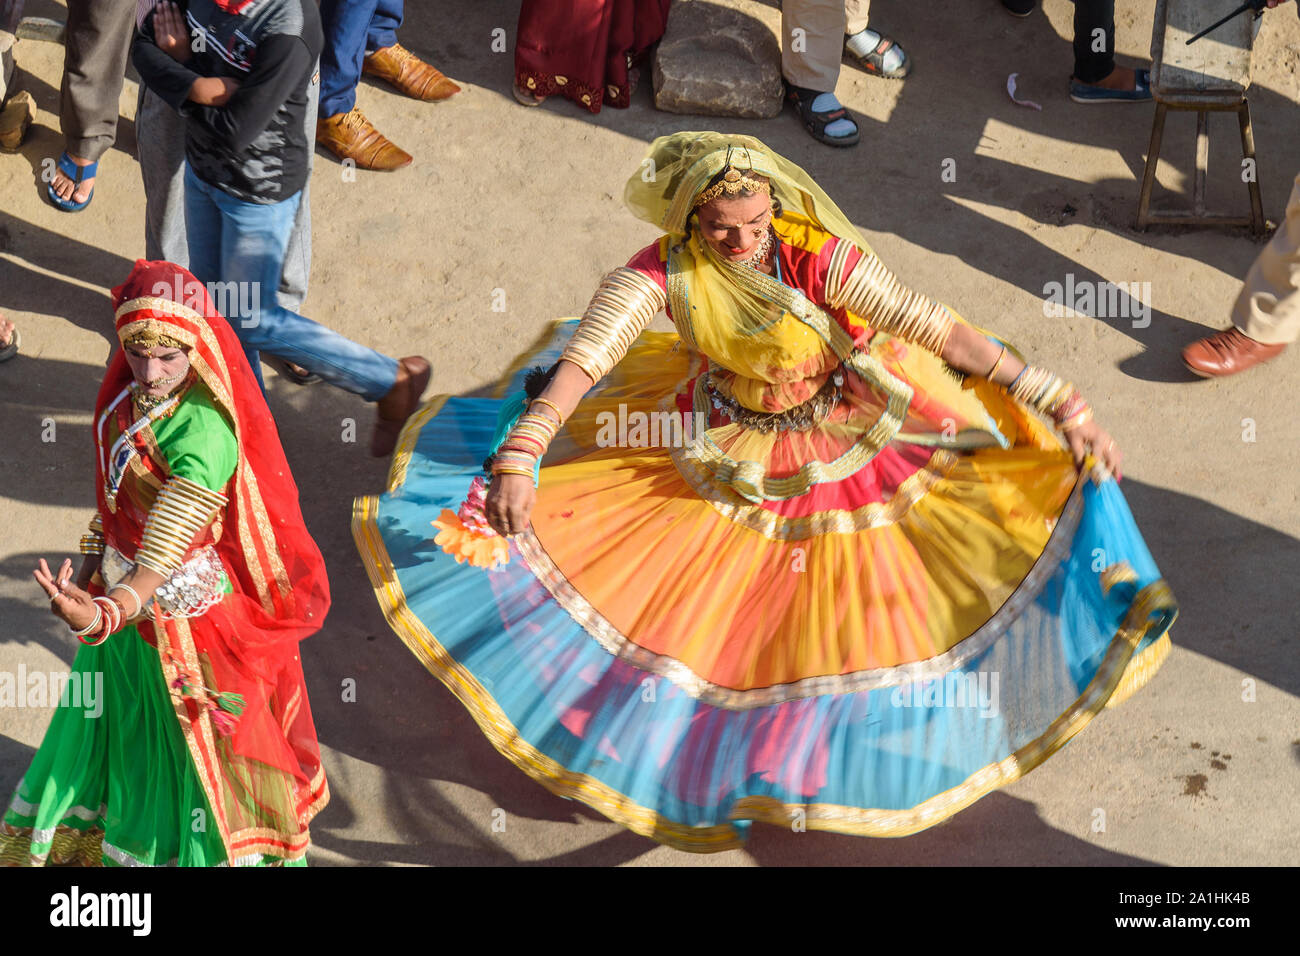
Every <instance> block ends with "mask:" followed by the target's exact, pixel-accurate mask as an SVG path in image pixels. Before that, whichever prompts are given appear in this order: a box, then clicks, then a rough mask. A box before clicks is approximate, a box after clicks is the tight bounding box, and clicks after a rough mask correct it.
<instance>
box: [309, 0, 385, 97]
mask: <svg viewBox="0 0 1300 956" xmlns="http://www.w3.org/2000/svg"><path fill="white" fill-rule="evenodd" d="M378 7H379V0H321V4H320V18H321V25H322V26H323V27H324V28H325V46H324V48H323V49H322V50H321V55H320V106H319V111H318V112H319V115H320V118H321V119H328V118H329V117H331V116H337V115H338V114H340V113H348V112H351V110H352V107H354V106H356V105H357V83H359V82H360V81H361V63H362V61H363V60H364V59H365V56H366V43H367V39H368V37H369V33H370V24H371V22H372V21H373V20H374V18H375V12H376V10H377V9H378Z"/></svg>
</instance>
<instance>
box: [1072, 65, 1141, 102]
mask: <svg viewBox="0 0 1300 956" xmlns="http://www.w3.org/2000/svg"><path fill="white" fill-rule="evenodd" d="M1134 73H1135V76H1134V79H1133V89H1131V90H1106V89H1102V88H1101V87H1099V86H1088V85H1087V84H1086V83H1080V82H1078V81H1077V80H1074V79H1071V81H1070V99H1072V100H1074V102H1076V103H1141V102H1144V101H1146V100H1149V99H1151V71H1150V70H1136V71H1134Z"/></svg>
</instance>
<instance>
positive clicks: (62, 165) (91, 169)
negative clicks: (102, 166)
mask: <svg viewBox="0 0 1300 956" xmlns="http://www.w3.org/2000/svg"><path fill="white" fill-rule="evenodd" d="M58 167H59V172H61V173H63V175H65V176H67V177H68V178H69V179H70V180H72V182H73V183H74V184H75V185H80V184H81V181H82V180H83V179H86V178H94V177H95V176H96V175H97V174H98V173H99V160H95V161H94V162H93V163H87V164H86V165H85V166H78V165H77V164H76V163H74V162H73V161H72V157H71V156H69V155H68V152H67V150H64V151H63V153H62V154H61V155H60V156H59V161H58Z"/></svg>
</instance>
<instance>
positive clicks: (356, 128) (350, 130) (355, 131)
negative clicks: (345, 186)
mask: <svg viewBox="0 0 1300 956" xmlns="http://www.w3.org/2000/svg"><path fill="white" fill-rule="evenodd" d="M316 142H317V143H319V144H320V145H321V146H324V147H325V148H326V149H328V150H329V151H330V152H331V153H333V154H334V155H335V156H337V157H338V158H339V159H350V160H352V161H353V162H354V163H356V164H357V165H358V166H360V167H361V168H362V169H380V170H389V169H401V168H402V167H403V166H409V165H411V154H410V153H408V152H406V151H404V150H401V149H398V148H397V147H396V146H394V145H393V144H392V143H391V142H389V141H388V139H387V138H386V137H385V136H384V135H383V134H382V133H380V132H379V130H377V129H375V128H374V127H373V126H371V125H370V121H369V120H368V119H366V117H365V114H364V113H362V112H361V110H359V109H357V108H356V107H355V106H354V107H353V108H352V109H351V110H350V111H348V112H347V113H336V114H335V115H333V116H331V117H329V118H328V119H323V120H317V121H316Z"/></svg>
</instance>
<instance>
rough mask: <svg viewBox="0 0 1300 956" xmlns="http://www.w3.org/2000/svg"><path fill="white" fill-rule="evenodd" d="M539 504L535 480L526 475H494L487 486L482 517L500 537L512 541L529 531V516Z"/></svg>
mask: <svg viewBox="0 0 1300 956" xmlns="http://www.w3.org/2000/svg"><path fill="white" fill-rule="evenodd" d="M536 501H537V489H536V488H534V487H533V480H532V479H531V478H527V477H525V476H524V475H494V476H493V478H492V483H491V484H490V485H488V493H487V500H486V501H484V503H483V513H484V515H486V516H487V520H488V524H489V525H491V526H492V530H493V531H495V532H496V533H497V534H500V535H505V536H506V537H509V536H510V535H512V534H519V533H520V532H522V531H526V530H527V529H528V516H529V515H530V514H532V511H533V504H534V503H535V502H536Z"/></svg>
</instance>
